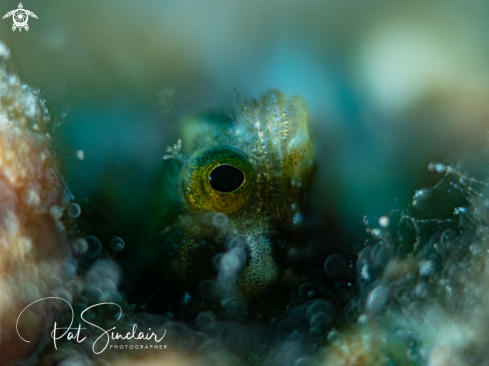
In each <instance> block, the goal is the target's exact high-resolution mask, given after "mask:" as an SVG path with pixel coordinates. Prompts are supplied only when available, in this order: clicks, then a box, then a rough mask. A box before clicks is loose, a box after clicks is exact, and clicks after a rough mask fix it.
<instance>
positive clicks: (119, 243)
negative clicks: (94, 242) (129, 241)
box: [110, 236, 126, 252]
mask: <svg viewBox="0 0 489 366" xmlns="http://www.w3.org/2000/svg"><path fill="white" fill-rule="evenodd" d="M125 246H126V243H124V240H122V238H120V237H118V236H114V237H112V239H111V240H110V247H111V248H112V249H113V250H115V251H116V252H121V251H122V250H124V247H125Z"/></svg>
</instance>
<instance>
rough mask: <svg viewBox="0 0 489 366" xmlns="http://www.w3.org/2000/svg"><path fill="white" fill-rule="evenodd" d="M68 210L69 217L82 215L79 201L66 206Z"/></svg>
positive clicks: (74, 217)
mask: <svg viewBox="0 0 489 366" xmlns="http://www.w3.org/2000/svg"><path fill="white" fill-rule="evenodd" d="M66 212H67V213H68V216H69V217H71V218H73V219H76V218H77V217H79V216H80V215H81V207H80V205H79V204H78V203H75V202H72V203H70V204H69V205H68V207H67V208H66Z"/></svg>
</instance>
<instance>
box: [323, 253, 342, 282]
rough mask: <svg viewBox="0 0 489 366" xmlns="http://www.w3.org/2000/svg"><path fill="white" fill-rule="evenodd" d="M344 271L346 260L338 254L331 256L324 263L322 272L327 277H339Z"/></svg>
mask: <svg viewBox="0 0 489 366" xmlns="http://www.w3.org/2000/svg"><path fill="white" fill-rule="evenodd" d="M345 271H346V260H345V258H343V257H342V256H341V255H339V254H331V255H330V256H329V257H328V258H326V260H325V261H324V272H325V273H326V275H328V276H329V277H333V278H335V277H339V276H341V275H342V274H343V273H345Z"/></svg>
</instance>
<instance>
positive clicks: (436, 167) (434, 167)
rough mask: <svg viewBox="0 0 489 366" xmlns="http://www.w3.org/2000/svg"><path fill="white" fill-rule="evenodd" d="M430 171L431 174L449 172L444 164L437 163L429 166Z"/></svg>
mask: <svg viewBox="0 0 489 366" xmlns="http://www.w3.org/2000/svg"><path fill="white" fill-rule="evenodd" d="M428 170H429V171H430V172H437V173H440V174H442V173H445V172H446V171H447V166H446V165H445V164H443V163H436V162H434V161H433V162H431V163H430V164H429V165H428Z"/></svg>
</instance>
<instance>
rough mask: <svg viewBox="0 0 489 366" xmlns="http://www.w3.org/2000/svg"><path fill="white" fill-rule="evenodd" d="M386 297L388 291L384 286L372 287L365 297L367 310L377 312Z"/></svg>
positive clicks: (385, 300) (382, 305)
mask: <svg viewBox="0 0 489 366" xmlns="http://www.w3.org/2000/svg"><path fill="white" fill-rule="evenodd" d="M388 297H389V291H388V290H387V288H385V287H384V286H378V287H376V288H374V289H373V290H372V292H371V293H370V294H369V295H368V298H367V304H366V305H367V306H366V308H367V310H368V311H369V312H371V313H378V312H379V311H381V310H382V308H383V307H384V305H385V303H386V302H387V298H388Z"/></svg>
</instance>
